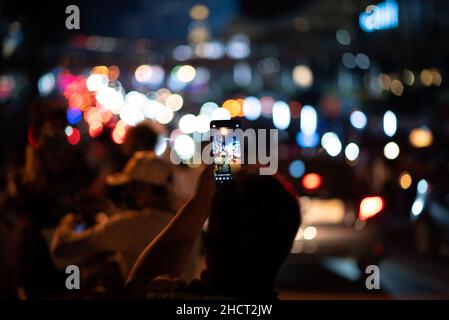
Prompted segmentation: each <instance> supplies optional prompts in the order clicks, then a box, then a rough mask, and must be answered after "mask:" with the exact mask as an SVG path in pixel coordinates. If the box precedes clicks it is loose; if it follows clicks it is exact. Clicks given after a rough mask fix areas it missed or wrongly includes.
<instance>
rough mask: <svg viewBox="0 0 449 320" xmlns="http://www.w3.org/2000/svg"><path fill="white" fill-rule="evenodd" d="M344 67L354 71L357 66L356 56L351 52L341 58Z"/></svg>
mask: <svg viewBox="0 0 449 320" xmlns="http://www.w3.org/2000/svg"><path fill="white" fill-rule="evenodd" d="M341 61H342V62H343V65H344V66H345V67H346V68H348V69H354V68H355V67H356V66H357V65H356V63H355V56H354V55H353V54H352V53H350V52H345V53H343V56H342V57H341Z"/></svg>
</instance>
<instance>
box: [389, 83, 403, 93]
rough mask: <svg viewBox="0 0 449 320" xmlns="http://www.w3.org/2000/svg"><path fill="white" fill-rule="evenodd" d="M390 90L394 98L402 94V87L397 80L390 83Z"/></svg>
mask: <svg viewBox="0 0 449 320" xmlns="http://www.w3.org/2000/svg"><path fill="white" fill-rule="evenodd" d="M390 90H391V92H392V93H393V94H394V95H395V96H401V95H402V93H403V92H404V85H403V84H402V82H401V81H399V80H396V79H395V80H393V81H391V85H390Z"/></svg>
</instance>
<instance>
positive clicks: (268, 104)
mask: <svg viewBox="0 0 449 320" xmlns="http://www.w3.org/2000/svg"><path fill="white" fill-rule="evenodd" d="M260 104H261V105H262V116H264V117H266V118H271V114H272V113H273V105H274V99H273V98H272V97H269V96H263V97H261V98H260Z"/></svg>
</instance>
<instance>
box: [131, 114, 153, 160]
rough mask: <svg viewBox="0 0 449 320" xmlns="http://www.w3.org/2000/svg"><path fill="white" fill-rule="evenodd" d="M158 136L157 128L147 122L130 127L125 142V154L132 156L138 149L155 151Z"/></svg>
mask: <svg viewBox="0 0 449 320" xmlns="http://www.w3.org/2000/svg"><path fill="white" fill-rule="evenodd" d="M157 136H158V134H157V133H156V131H155V129H154V128H152V127H151V126H150V125H149V124H148V123H146V122H142V123H140V124H138V125H137V126H135V127H131V128H129V129H128V131H127V133H126V137H125V141H124V143H123V152H124V153H125V156H127V157H131V156H132V155H133V154H134V153H135V152H137V151H154V149H155V147H156V142H157Z"/></svg>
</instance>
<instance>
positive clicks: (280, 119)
mask: <svg viewBox="0 0 449 320" xmlns="http://www.w3.org/2000/svg"><path fill="white" fill-rule="evenodd" d="M290 120H291V115H290V107H289V106H288V104H286V103H285V102H283V101H276V102H275V103H274V105H273V124H274V126H275V127H276V128H278V129H279V130H285V129H287V128H288V126H289V125H290Z"/></svg>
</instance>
